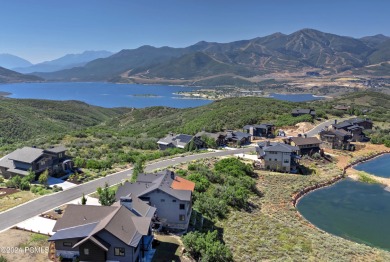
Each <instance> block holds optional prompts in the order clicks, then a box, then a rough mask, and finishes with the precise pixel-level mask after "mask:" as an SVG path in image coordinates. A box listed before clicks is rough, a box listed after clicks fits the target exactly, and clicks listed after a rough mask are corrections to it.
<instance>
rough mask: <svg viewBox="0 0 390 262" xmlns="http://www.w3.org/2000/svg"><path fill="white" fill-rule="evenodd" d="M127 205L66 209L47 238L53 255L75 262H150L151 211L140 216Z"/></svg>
mask: <svg viewBox="0 0 390 262" xmlns="http://www.w3.org/2000/svg"><path fill="white" fill-rule="evenodd" d="M127 200H129V199H127ZM138 201H139V200H138ZM131 205H132V202H131V201H124V202H123V203H120V204H118V205H115V206H88V205H73V204H70V205H68V206H67V208H66V209H65V213H64V215H63V217H62V218H60V219H59V220H57V222H56V224H55V226H54V229H53V231H54V232H55V234H54V235H53V236H52V237H50V238H49V241H52V242H54V245H55V249H56V255H57V256H61V257H62V258H66V259H76V258H78V259H79V260H78V261H94V262H100V261H102V262H103V261H104V262H105V261H119V262H122V261H123V262H124V261H126V262H127V261H131V262H136V261H137V262H138V261H141V259H143V260H142V261H150V260H151V258H150V256H152V255H151V254H150V253H151V252H150V251H151V249H152V241H153V235H152V230H151V225H152V217H153V215H154V211H155V209H154V208H153V207H149V209H150V212H147V213H145V214H140V213H139V212H137V211H136V210H135V209H133V208H132V207H131ZM143 205H145V206H148V205H147V204H145V203H143ZM146 258H148V259H146ZM71 261H72V260H71ZM73 261H74V260H73Z"/></svg>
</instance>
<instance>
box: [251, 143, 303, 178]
mask: <svg viewBox="0 0 390 262" xmlns="http://www.w3.org/2000/svg"><path fill="white" fill-rule="evenodd" d="M256 151H257V154H258V157H259V158H260V159H262V160H263V162H264V164H263V165H264V168H265V169H268V170H275V171H280V172H292V173H295V172H296V169H297V166H298V161H299V159H300V157H299V156H298V151H299V148H298V147H296V146H291V145H288V144H284V143H279V142H270V141H266V142H260V143H258V144H257V147H256Z"/></svg>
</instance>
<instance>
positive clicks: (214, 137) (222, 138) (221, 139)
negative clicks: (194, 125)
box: [195, 131, 226, 147]
mask: <svg viewBox="0 0 390 262" xmlns="http://www.w3.org/2000/svg"><path fill="white" fill-rule="evenodd" d="M195 137H196V138H198V139H199V140H201V141H202V142H204V144H205V146H207V143H206V141H204V140H206V139H210V140H211V141H213V143H215V147H219V146H224V145H226V134H225V133H223V132H218V133H209V132H205V131H201V132H198V133H196V135H195Z"/></svg>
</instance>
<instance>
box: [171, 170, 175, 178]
mask: <svg viewBox="0 0 390 262" xmlns="http://www.w3.org/2000/svg"><path fill="white" fill-rule="evenodd" d="M171 178H172V179H173V180H175V173H174V172H173V171H171Z"/></svg>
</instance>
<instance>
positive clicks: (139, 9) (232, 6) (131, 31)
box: [0, 0, 390, 63]
mask: <svg viewBox="0 0 390 262" xmlns="http://www.w3.org/2000/svg"><path fill="white" fill-rule="evenodd" d="M389 13H390V1H387V0H370V1H368V0H367V1H366V0H364V1H363V0H353V1H352V0H338V1H336V0H321V1H317V0H310V1H309V0H272V1H262V0H257V1H252V0H248V1H245V0H241V1H238V0H235V1H233V0H153V1H152V0H137V1H136V0H2V1H1V3H0V23H1V25H2V26H1V30H0V53H10V54H14V55H18V56H20V57H23V58H25V59H27V60H29V61H31V62H34V63H36V62H41V61H45V60H51V59H54V58H57V57H60V56H62V55H65V54H67V53H80V52H83V51H85V50H109V51H115V52H116V51H119V50H121V49H128V48H137V47H139V46H141V45H144V44H148V45H153V46H165V45H167V46H172V47H183V46H188V45H191V44H194V43H196V42H198V41H201V40H205V41H215V42H230V41H235V40H242V39H251V38H254V37H258V36H265V35H268V34H272V33H275V32H282V33H285V34H289V33H292V32H294V31H297V30H299V29H302V28H314V29H318V30H320V31H324V32H329V33H334V34H340V35H346V36H352V37H362V36H367V35H375V34H379V33H381V34H384V35H388V36H390V26H389V25H390V15H389Z"/></svg>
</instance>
